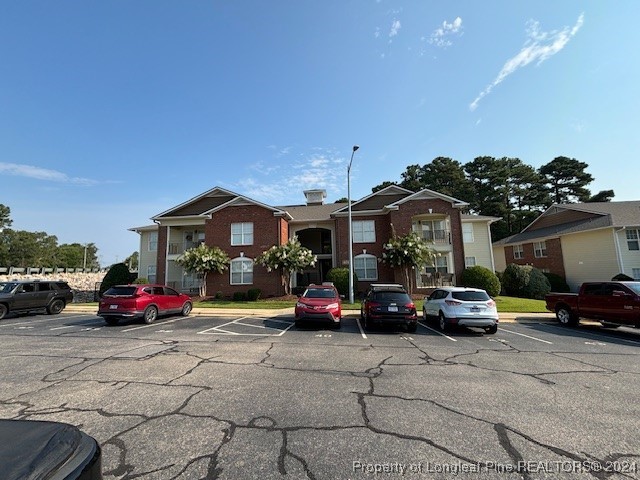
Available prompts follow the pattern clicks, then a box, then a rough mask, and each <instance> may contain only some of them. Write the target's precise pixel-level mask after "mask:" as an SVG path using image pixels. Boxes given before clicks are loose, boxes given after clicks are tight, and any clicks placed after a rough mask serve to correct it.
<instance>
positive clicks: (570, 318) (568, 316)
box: [556, 306, 578, 326]
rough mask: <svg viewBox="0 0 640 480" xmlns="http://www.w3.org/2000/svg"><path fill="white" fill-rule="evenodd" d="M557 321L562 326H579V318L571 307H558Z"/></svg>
mask: <svg viewBox="0 0 640 480" xmlns="http://www.w3.org/2000/svg"><path fill="white" fill-rule="evenodd" d="M556 319H557V320H558V322H560V323H561V324H562V325H567V326H573V325H577V324H578V318H577V317H576V316H575V314H574V313H573V312H572V311H571V309H570V308H569V307H564V306H562V307H558V308H557V309H556Z"/></svg>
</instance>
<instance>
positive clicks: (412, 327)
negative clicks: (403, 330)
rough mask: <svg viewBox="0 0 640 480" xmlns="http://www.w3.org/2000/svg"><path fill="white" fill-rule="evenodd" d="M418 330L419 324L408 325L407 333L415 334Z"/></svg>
mask: <svg viewBox="0 0 640 480" xmlns="http://www.w3.org/2000/svg"><path fill="white" fill-rule="evenodd" d="M416 330H418V324H417V323H409V324H408V325H407V332H409V333H415V331H416Z"/></svg>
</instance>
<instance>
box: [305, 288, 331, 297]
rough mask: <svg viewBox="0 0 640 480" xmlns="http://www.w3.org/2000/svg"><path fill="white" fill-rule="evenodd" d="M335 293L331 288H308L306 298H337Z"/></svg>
mask: <svg viewBox="0 0 640 480" xmlns="http://www.w3.org/2000/svg"><path fill="white" fill-rule="evenodd" d="M335 296H336V294H335V292H334V291H333V290H332V289H330V288H307V291H306V292H304V295H303V297H305V298H335Z"/></svg>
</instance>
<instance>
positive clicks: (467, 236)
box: [462, 223, 474, 243]
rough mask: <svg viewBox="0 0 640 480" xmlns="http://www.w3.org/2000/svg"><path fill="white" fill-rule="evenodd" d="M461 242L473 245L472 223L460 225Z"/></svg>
mask: <svg viewBox="0 0 640 480" xmlns="http://www.w3.org/2000/svg"><path fill="white" fill-rule="evenodd" d="M462 241H463V242H464V243H473V242H474V240H473V224H472V223H463V224H462Z"/></svg>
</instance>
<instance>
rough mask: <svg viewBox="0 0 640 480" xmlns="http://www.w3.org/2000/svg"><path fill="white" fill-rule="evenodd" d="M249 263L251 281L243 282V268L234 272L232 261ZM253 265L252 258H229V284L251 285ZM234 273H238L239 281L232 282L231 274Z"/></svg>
mask: <svg viewBox="0 0 640 480" xmlns="http://www.w3.org/2000/svg"><path fill="white" fill-rule="evenodd" d="M239 262H240V263H241V264H242V263H244V262H247V263H250V264H251V282H245V281H244V276H245V271H244V270H240V272H234V271H233V264H234V263H239ZM253 267H254V262H253V259H252V258H247V257H236V258H234V259H232V260H231V262H230V263H229V285H253ZM234 273H240V280H241V281H240V282H234V281H233V274H234Z"/></svg>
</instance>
